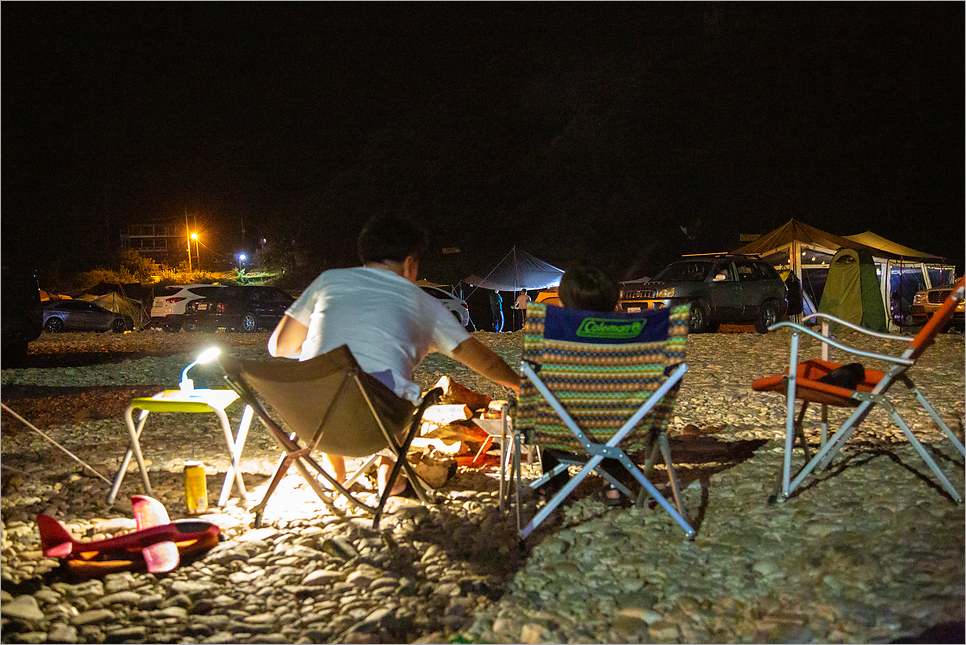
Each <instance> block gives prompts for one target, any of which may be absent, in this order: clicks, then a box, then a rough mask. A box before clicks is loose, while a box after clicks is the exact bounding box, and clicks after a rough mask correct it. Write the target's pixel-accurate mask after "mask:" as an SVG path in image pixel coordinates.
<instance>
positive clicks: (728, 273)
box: [714, 262, 737, 282]
mask: <svg viewBox="0 0 966 645" xmlns="http://www.w3.org/2000/svg"><path fill="white" fill-rule="evenodd" d="M719 275H723V276H724V280H718V279H717V278H718V276H719ZM714 277H715V281H716V282H737V278H736V277H735V269H734V264H732V263H731V262H717V263H715V266H714Z"/></svg>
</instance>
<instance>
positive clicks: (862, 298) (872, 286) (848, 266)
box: [818, 249, 888, 332]
mask: <svg viewBox="0 0 966 645" xmlns="http://www.w3.org/2000/svg"><path fill="white" fill-rule="evenodd" d="M818 310H819V311H820V312H822V313H826V314H830V315H832V316H835V317H836V318H841V319H842V320H845V321H846V322H850V323H852V324H853V325H860V326H862V327H865V328H866V329H871V330H872V331H880V332H885V331H888V329H887V327H886V317H885V306H884V305H883V303H882V294H881V293H880V291H879V279H878V277H877V276H876V273H875V262H874V261H873V259H872V254H871V253H869V252H868V251H866V250H864V249H863V250H855V249H839V250H838V251H837V252H836V253H835V255H834V256H833V257H832V263H831V264H830V265H829V269H828V280H827V281H826V282H825V290H824V291H823V292H822V301H821V302H820V303H819V305H818Z"/></svg>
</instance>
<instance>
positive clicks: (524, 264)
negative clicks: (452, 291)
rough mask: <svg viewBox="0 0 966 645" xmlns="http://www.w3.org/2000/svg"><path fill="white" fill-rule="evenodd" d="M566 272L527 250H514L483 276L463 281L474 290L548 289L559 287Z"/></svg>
mask: <svg viewBox="0 0 966 645" xmlns="http://www.w3.org/2000/svg"><path fill="white" fill-rule="evenodd" d="M563 274H564V272H563V270H562V269H558V268H557V267H555V266H553V265H552V264H547V263H546V262H544V261H543V260H541V259H539V258H536V257H534V256H532V255H530V254H529V253H527V252H526V251H523V250H521V249H518V248H517V247H515V246H514V247H513V248H512V249H510V252H509V253H507V254H506V255H505V256H503V259H502V260H500V262H499V263H497V265H496V266H495V267H493V268H492V269H490V270H489V271H488V272H487V273H485V274H484V276H483V277H480V276H479V275H477V274H473V275H471V276H470V277H468V278H466V279H464V280H463V282H466V283H467V284H470V285H472V286H474V287H483V288H484V289H492V290H496V291H520V290H521V289H546V288H547V287H556V286H557V285H559V284H560V278H561V277H563Z"/></svg>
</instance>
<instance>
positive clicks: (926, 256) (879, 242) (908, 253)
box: [845, 231, 945, 261]
mask: <svg viewBox="0 0 966 645" xmlns="http://www.w3.org/2000/svg"><path fill="white" fill-rule="evenodd" d="M845 239H847V240H852V241H853V242H858V243H859V244H864V245H865V246H868V247H871V248H873V249H878V250H879V251H885V252H886V253H891V254H892V255H896V256H899V257H901V258H905V259H907V260H922V261H928V260H934V261H942V260H945V258H941V257H939V256H938V255H933V254H932V253H923V252H922V251H917V250H915V249H910V248H909V247H908V246H903V245H901V244H899V243H898V242H893V241H891V240H887V239H885V238H884V237H882V236H881V235H877V234H876V233H873V232H872V231H866V232H865V233H856V234H855V235H846V236H845Z"/></svg>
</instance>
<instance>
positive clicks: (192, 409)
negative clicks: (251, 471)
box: [107, 389, 253, 506]
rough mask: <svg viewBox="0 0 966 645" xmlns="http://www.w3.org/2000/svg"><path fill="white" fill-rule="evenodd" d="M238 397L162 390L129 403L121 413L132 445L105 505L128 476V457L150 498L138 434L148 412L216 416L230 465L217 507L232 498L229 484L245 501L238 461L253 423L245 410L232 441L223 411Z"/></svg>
mask: <svg viewBox="0 0 966 645" xmlns="http://www.w3.org/2000/svg"><path fill="white" fill-rule="evenodd" d="M237 398H238V394H237V393H235V392H234V391H233V390H209V389H197V390H196V389H186V390H165V391H164V392H158V393H157V394H155V395H154V396H151V397H139V398H136V399H134V400H133V401H131V404H130V405H129V406H128V407H127V410H125V412H124V421H125V423H126V424H127V430H128V433H129V434H130V437H131V445H130V446H129V447H128V449H127V453H125V455H124V459H123V460H122V461H121V467H120V469H119V470H118V471H117V476H116V477H115V478H114V486H113V487H112V488H111V493H110V495H109V496H108V498H107V503H108V505H110V504H113V503H114V499H115V498H116V497H117V493H118V490H119V489H120V488H121V481H122V480H123V479H124V475H125V473H126V472H127V467H128V464H130V463H131V455H134V458H135V459H137V462H138V467H139V468H140V469H141V478H142V479H143V480H144V490H145V492H146V493H147V494H148V495H151V496H153V495H154V492H153V491H152V489H151V480H150V479H148V470H147V468H146V467H145V465H144V456H143V455H142V454H141V444H140V442H139V439H140V436H141V431H142V430H143V429H144V422H145V421H146V420H147V418H148V413H150V412H181V413H201V414H215V415H216V416H217V417H218V420H219V421H221V427H222V429H223V430H224V431H225V443H226V444H227V445H228V452H229V454H230V455H231V465H230V466H229V467H228V472H227V473H226V474H225V483H224V484H223V485H222V487H221V494H220V495H219V497H218V506H224V505H225V503H226V502H227V501H228V497H229V496H230V495H231V489H232V483H233V481H234V483H237V484H238V495H239V497H241V500H242V502H247V501H248V495H247V493H246V491H245V482H244V480H243V479H242V473H241V468H240V467H239V459H241V453H242V449H243V448H244V447H245V439H246V438H247V436H248V428H249V427H250V426H251V423H252V414H253V412H252V409H251V407H250V406H245V412H244V413H243V414H242V419H241V423H240V424H239V426H238V434H237V435H236V436H235V437H233V436H232V432H231V425H230V424H229V423H228V416H227V415H226V414H225V408H227V407H228V406H229V405H231V404H232V403H234V402H235V400H236V399H237ZM134 410H141V414H140V416H139V417H138V423H137V427H135V425H134Z"/></svg>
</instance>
